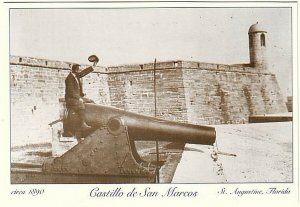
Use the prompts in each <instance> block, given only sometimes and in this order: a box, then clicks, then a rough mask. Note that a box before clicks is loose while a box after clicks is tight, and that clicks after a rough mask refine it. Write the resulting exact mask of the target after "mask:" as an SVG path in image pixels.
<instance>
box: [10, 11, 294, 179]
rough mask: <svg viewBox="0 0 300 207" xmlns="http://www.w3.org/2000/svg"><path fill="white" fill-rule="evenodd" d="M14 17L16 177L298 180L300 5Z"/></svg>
mask: <svg viewBox="0 0 300 207" xmlns="http://www.w3.org/2000/svg"><path fill="white" fill-rule="evenodd" d="M9 14H10V104H11V183H14V184H15V183H253V182H293V173H292V172H293V171H292V169H293V154H292V145H293V142H292V139H293V136H292V123H293V122H292V120H293V116H292V111H293V109H292V39H291V30H292V27H291V9H290V8H125V9H118V8H115V9H81V8H78V9H47V8H45V9H11V10H10V13H9Z"/></svg>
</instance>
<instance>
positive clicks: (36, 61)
mask: <svg viewBox="0 0 300 207" xmlns="http://www.w3.org/2000/svg"><path fill="white" fill-rule="evenodd" d="M10 64H11V65H24V66H31V67H44V68H50V69H51V68H52V69H62V70H70V68H71V66H72V64H74V63H71V62H64V61H55V60H47V59H40V58H33V57H24V56H10ZM81 67H82V68H85V67H89V65H85V64H81ZM153 69H154V63H153V62H152V63H144V64H125V65H117V66H109V67H104V66H97V67H96V68H95V70H94V73H102V74H116V73H117V74H118V73H128V72H140V71H152V70H153ZM155 69H156V70H170V69H181V70H186V69H193V70H209V71H215V72H235V73H236V72H237V73H245V74H246V73H251V74H262V75H274V74H272V73H270V72H269V71H266V70H263V69H261V68H254V67H250V65H249V64H234V65H227V64H216V63H206V62H198V61H183V60H169V61H160V62H157V63H156V67H155Z"/></svg>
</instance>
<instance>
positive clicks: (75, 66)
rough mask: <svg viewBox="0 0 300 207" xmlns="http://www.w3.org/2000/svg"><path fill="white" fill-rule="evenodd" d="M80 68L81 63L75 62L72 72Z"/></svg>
mask: <svg viewBox="0 0 300 207" xmlns="http://www.w3.org/2000/svg"><path fill="white" fill-rule="evenodd" d="M76 70H79V65H78V64H73V65H72V72H74V71H76Z"/></svg>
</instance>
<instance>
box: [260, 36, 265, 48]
mask: <svg viewBox="0 0 300 207" xmlns="http://www.w3.org/2000/svg"><path fill="white" fill-rule="evenodd" d="M260 45H261V46H263V47H265V46H266V36H265V34H261V35H260Z"/></svg>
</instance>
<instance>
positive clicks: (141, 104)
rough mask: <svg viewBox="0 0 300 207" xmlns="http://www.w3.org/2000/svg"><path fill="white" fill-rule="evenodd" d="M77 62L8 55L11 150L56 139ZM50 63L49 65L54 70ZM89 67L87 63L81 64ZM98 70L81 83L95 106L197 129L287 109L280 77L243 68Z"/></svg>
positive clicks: (167, 65) (181, 65)
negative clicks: (67, 84)
mask: <svg viewBox="0 0 300 207" xmlns="http://www.w3.org/2000/svg"><path fill="white" fill-rule="evenodd" d="M71 65H72V63H64V62H59V61H51V60H44V59H36V58H27V57H18V56H11V64H10V79H11V81H10V86H11V87H10V93H11V124H12V133H11V135H12V139H11V140H12V145H19V144H21V145H22V144H25V143H28V142H31V143H32V142H33V143H35V142H47V141H49V142H50V141H51V130H50V129H49V126H48V124H49V123H50V122H52V121H54V120H56V119H58V118H59V102H58V99H59V98H61V97H64V90H65V83H64V80H65V77H66V76H67V74H68V73H69V69H70V66H71ZM50 66H51V67H50ZM82 67H85V66H82ZM153 68H154V64H153V63H148V64H135V65H123V66H117V67H109V68H104V67H97V70H96V71H94V72H93V73H91V74H88V75H87V76H86V77H84V78H83V87H84V92H85V93H86V96H87V97H88V98H91V99H93V100H94V101H95V102H96V103H99V104H106V105H112V106H114V107H118V108H122V109H125V110H128V111H133V112H137V113H142V114H146V115H152V116H154V115H155V95H156V116H158V117H161V118H164V119H169V120H177V121H181V122H191V123H196V124H226V123H227V124H236V123H246V122H247V121H248V116H249V115H253V114H265V113H268V114H270V113H283V112H287V107H286V104H285V100H284V99H283V97H282V95H281V92H280V88H279V86H278V83H277V80H276V77H275V75H274V74H271V73H266V71H264V73H261V72H260V70H259V69H256V68H251V67H246V66H244V65H234V66H229V65H223V64H211V63H201V62H195V61H193V62H189V61H179V60H177V61H166V62H157V64H156V76H155V81H156V87H155V88H156V93H154V76H153V74H154V71H153Z"/></svg>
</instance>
